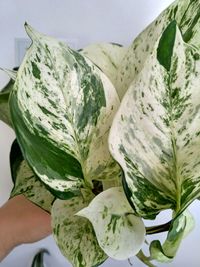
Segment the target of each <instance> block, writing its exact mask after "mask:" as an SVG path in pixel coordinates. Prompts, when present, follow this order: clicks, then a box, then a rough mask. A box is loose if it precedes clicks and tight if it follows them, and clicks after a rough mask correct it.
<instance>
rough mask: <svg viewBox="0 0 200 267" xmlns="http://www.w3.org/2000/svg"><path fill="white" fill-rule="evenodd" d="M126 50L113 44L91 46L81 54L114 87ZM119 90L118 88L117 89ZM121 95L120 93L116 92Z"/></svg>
mask: <svg viewBox="0 0 200 267" xmlns="http://www.w3.org/2000/svg"><path fill="white" fill-rule="evenodd" d="M126 52H127V48H126V47H123V46H121V45H118V44H114V43H102V44H92V45H89V46H87V47H85V48H84V49H83V50H81V54H82V55H84V56H86V57H88V58H89V59H90V60H91V61H92V62H94V63H95V64H96V65H97V66H98V67H99V68H100V69H101V70H102V71H103V73H105V74H106V76H107V77H108V78H109V79H110V80H111V82H112V83H113V85H114V86H116V81H117V74H118V69H119V68H120V64H121V62H122V59H123V57H124V56H125V54H126ZM118 90H120V88H118ZM118 95H119V96H120V95H121V92H118Z"/></svg>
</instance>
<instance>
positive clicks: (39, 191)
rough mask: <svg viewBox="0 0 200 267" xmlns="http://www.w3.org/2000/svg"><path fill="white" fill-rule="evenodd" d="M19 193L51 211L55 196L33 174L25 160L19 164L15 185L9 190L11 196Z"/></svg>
mask: <svg viewBox="0 0 200 267" xmlns="http://www.w3.org/2000/svg"><path fill="white" fill-rule="evenodd" d="M21 194H23V195H24V196H25V197H26V198H27V199H29V200H30V201H31V202H33V203H34V204H36V205H37V206H39V207H41V208H42V209H44V210H46V211H48V212H51V207H52V203H53V201H54V200H55V197H54V196H53V195H52V194H51V193H50V192H49V190H47V188H46V187H45V186H44V185H43V184H42V182H41V181H40V180H39V179H38V178H37V177H36V176H35V174H34V173H33V171H32V170H31V168H30V167H29V166H28V163H27V162H26V161H25V160H23V161H22V162H21V164H20V166H19V169H18V173H17V177H16V181H15V185H14V187H13V190H12V192H11V198H12V197H14V196H17V195H21Z"/></svg>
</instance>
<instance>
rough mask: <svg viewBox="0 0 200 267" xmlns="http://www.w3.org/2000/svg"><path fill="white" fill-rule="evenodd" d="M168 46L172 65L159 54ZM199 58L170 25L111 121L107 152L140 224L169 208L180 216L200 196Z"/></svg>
mask: <svg viewBox="0 0 200 267" xmlns="http://www.w3.org/2000/svg"><path fill="white" fill-rule="evenodd" d="M166 42H167V43H168V42H169V46H168V49H169V50H171V52H172V54H171V60H170V63H169V62H168V61H166V59H161V54H160V52H159V51H161V50H162V49H163V47H164V46H166ZM163 55H164V54H163ZM169 55H170V53H169ZM199 58H200V55H199V52H198V49H196V48H195V47H192V46H190V45H187V44H185V43H184V42H183V40H182V36H181V33H180V31H179V29H178V28H177V26H176V23H175V22H172V23H171V24H170V25H169V26H168V27H167V29H166V31H165V32H164V33H163V35H162V37H161V39H160V40H159V41H158V42H157V43H156V45H155V48H154V51H153V53H152V54H151V55H150V56H149V57H148V59H147V60H146V62H145V65H144V68H143V70H142V71H141V73H140V74H139V75H138V77H137V79H136V80H134V81H133V83H132V84H131V86H130V88H129V90H128V91H127V93H126V95H125V97H124V99H123V101H122V104H121V106H120V109H119V111H118V112H117V115H116V117H115V119H114V123H113V126H112V129H111V134H110V138H109V141H110V150H111V152H112V154H113V156H114V158H115V159H116V160H117V161H118V162H119V164H120V165H121V167H122V168H123V170H124V175H125V179H124V188H125V191H126V194H127V197H128V199H129V201H130V203H132V206H133V208H134V209H135V210H136V211H137V213H138V214H139V215H140V216H142V217H144V218H151V219H152V218H154V217H155V216H156V214H158V213H159V212H160V211H161V210H163V209H168V208H171V209H173V210H175V212H176V213H177V214H179V213H181V212H182V210H184V209H185V208H186V207H187V206H188V205H189V204H190V203H191V202H192V201H193V200H194V199H196V198H198V197H199V195H200V176H199V174H200V160H199V159H200V145H199V144H200V112H199V111H200V91H199V83H200V78H199V77H200V60H199ZM169 65H170V68H169ZM168 69H169V70H168ZM116 133H118V134H117V135H116Z"/></svg>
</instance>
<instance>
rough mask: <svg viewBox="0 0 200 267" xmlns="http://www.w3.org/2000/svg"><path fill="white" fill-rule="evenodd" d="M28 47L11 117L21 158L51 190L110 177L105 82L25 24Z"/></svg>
mask: <svg viewBox="0 0 200 267" xmlns="http://www.w3.org/2000/svg"><path fill="white" fill-rule="evenodd" d="M26 30H27V32H28V35H29V36H30V37H31V39H32V41H33V43H32V45H31V47H30V48H29V49H28V51H27V53H26V56H25V58H24V60H23V63H22V65H21V67H20V69H19V71H18V76H17V79H16V82H15V86H14V90H13V92H12V94H11V98H10V106H11V115H12V119H13V121H14V127H15V131H16V134H17V137H18V141H19V143H20V146H21V147H22V149H23V154H24V156H25V158H26V159H27V161H28V162H29V164H30V165H31V166H32V167H33V169H34V172H35V173H36V174H37V175H38V176H39V177H40V179H41V180H42V181H43V182H44V183H46V184H47V185H48V186H50V187H51V188H53V189H56V190H59V191H63V192H65V191H68V190H70V188H72V187H74V188H78V187H81V186H82V184H83V183H84V182H83V178H84V179H85V180H86V181H87V182H89V183H91V180H93V179H96V180H101V179H109V178H113V176H115V175H118V173H119V168H118V166H117V164H116V163H115V162H114V161H113V159H112V157H111V155H110V153H109V150H108V146H107V138H108V131H109V129H110V125H111V122H112V120H113V116H114V114H115V112H116V110H117V108H118V106H119V99H118V96H117V93H116V91H115V89H114V87H113V85H112V84H111V82H110V81H109V79H108V78H107V77H106V76H105V75H104V74H103V73H102V72H101V71H100V70H99V68H97V67H96V66H95V64H93V63H92V62H91V61H90V60H89V59H86V58H84V57H83V56H82V55H80V54H79V53H78V52H75V51H73V50H71V49H70V48H68V47H67V45H65V44H64V43H61V42H59V41H57V40H55V39H53V38H50V37H47V36H45V35H42V34H40V33H38V32H36V31H35V30H33V29H32V28H31V27H30V26H28V25H26Z"/></svg>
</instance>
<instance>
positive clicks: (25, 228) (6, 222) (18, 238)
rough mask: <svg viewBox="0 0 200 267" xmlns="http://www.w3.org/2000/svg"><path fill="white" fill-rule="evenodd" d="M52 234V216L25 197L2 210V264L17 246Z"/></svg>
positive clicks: (14, 200) (0, 250) (0, 216)
mask: <svg viewBox="0 0 200 267" xmlns="http://www.w3.org/2000/svg"><path fill="white" fill-rule="evenodd" d="M49 234H51V217H50V214H49V213H47V212H46V211H44V210H42V209H41V208H40V207H38V206H36V205H35V204H33V203H31V202H30V201H29V200H27V199H26V198H25V197H24V196H23V195H19V196H16V197H13V198H12V199H10V200H8V201H7V202H6V204H4V205H3V206H2V207H1V208H0V262H1V260H2V259H3V258H4V257H5V256H6V255H7V254H8V253H9V252H10V251H11V250H12V249H13V248H14V247H16V246H18V245H20V244H24V243H33V242H36V241H38V240H40V239H42V238H44V237H46V236H48V235H49Z"/></svg>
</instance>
